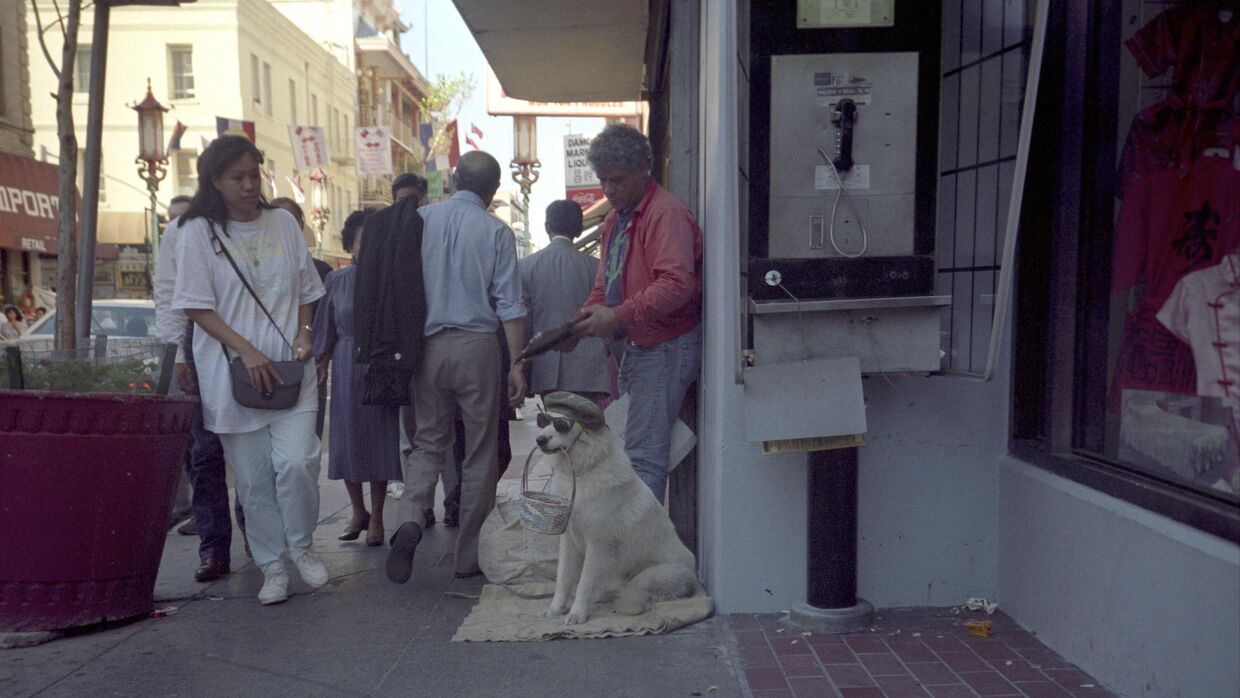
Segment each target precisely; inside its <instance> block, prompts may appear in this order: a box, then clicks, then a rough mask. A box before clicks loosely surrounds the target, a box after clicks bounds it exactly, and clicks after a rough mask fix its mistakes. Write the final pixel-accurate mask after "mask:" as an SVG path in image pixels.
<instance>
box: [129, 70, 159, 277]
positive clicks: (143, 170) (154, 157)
mask: <svg viewBox="0 0 1240 698" xmlns="http://www.w3.org/2000/svg"><path fill="white" fill-rule="evenodd" d="M130 108H131V109H133V110H134V111H136V112H138V158H137V159H136V160H134V164H136V165H137V166H138V176H139V177H141V178H142V181H143V182H146V190H147V192H148V193H149V194H150V196H151V221H150V223H151V226H150V230H149V231H148V233H147V257H146V258H147V268H148V272H147V286H148V287H149V286H150V281H151V279H150V275H151V273H152V272H154V270H155V258H156V256H157V253H156V250H158V249H159V210H158V208H157V206H158V205H159V197H158V193H159V183H160V182H162V181H163V179H164V177H165V176H166V175H167V174H168V156H167V154H166V153H164V113H165V112H167V111H168V108H167V107H165V106H164V105H162V104H160V103H159V100H157V99H155V95H154V94H153V93H152V92H151V81H150V79H149V78H148V79H147V81H146V97H145V98H144V99H143V100H142V101H141V102H139V103H138V104H136V105H134V106H132V107H130Z"/></svg>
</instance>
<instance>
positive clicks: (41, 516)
mask: <svg viewBox="0 0 1240 698" xmlns="http://www.w3.org/2000/svg"><path fill="white" fill-rule="evenodd" d="M196 402H197V398H189V397H164V396H157V395H121V394H109V393H100V394H79V393H59V392H40V391H29V390H0V631H4V630H8V631H28V630H52V629H57V628H67V627H72V626H76V625H87V624H91V623H97V622H100V621H104V620H112V619H119V618H126V617H130V616H135V615H140V614H145V613H149V612H150V611H151V609H152V608H153V606H154V600H153V593H154V588H155V577H156V575H157V573H158V572H159V560H160V556H161V555H163V550H164V539H165V536H166V535H167V532H168V508H169V505H170V503H171V499H172V496H173V493H174V490H175V488H176V485H177V479H178V477H179V476H180V471H181V467H182V464H183V458H184V454H185V446H186V442H187V441H188V439H189V428H190V422H191V419H192V418H193V413H194V406H195V403H196Z"/></svg>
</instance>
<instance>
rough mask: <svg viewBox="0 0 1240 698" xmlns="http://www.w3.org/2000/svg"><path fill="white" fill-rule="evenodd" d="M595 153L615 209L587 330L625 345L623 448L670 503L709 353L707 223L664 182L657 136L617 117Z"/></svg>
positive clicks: (606, 229)
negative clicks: (673, 455)
mask: <svg viewBox="0 0 1240 698" xmlns="http://www.w3.org/2000/svg"><path fill="white" fill-rule="evenodd" d="M587 157H588V158H589V160H590V166H591V167H593V168H594V172H595V173H596V174H597V175H598V178H599V182H600V183H601V184H602V186H603V194H604V195H605V196H606V197H607V200H608V202H610V203H611V207H612V211H611V213H609V214H608V215H607V218H606V219H605V220H604V221H603V237H602V246H601V247H600V251H601V253H602V259H601V263H600V264H599V270H598V276H597V277H596V278H595V280H594V289H593V291H591V293H590V297H589V298H587V299H586V302H585V306H584V307H583V308H582V310H581V315H582V316H584V317H585V320H584V321H583V322H582V324H581V325H580V326H579V328H578V331H579V332H580V333H581V334H586V335H590V336H594V337H602V338H604V339H608V340H614V341H612V346H613V347H617V348H618V347H623V358H622V359H621V363H620V392H621V393H628V395H629V415H628V425H627V426H626V428H625V437H624V450H625V452H626V453H627V454H628V455H629V458H630V459H631V460H632V461H633V468H634V470H636V471H637V475H638V477H640V478H641V479H642V482H645V483H646V485H647V486H649V487H650V489H651V490H652V491H653V492H654V495H655V498H656V499H658V500H659V501H660V502H661V501H663V495H664V492H665V491H666V489H667V472H668V448H669V446H670V442H671V432H672V424H673V423H674V422H675V420H676V416H677V414H679V412H680V406H681V403H683V402H684V398H685V393H686V391H688V389H689V386H690V385H692V384H693V383H694V382H695V381H696V380H697V377H698V369H699V367H700V366H701V360H702V325H701V317H702V231H701V229H699V228H698V225H697V221H695V220H694V218H693V214H692V213H690V211H689V209H688V208H687V207H686V206H685V205H684V204H683V203H681V202H680V200H679V199H677V198H676V197H675V196H673V195H672V194H671V193H670V192H669V191H667V190H666V189H664V188H663V187H661V186H659V185H658V184H655V181H654V178H652V177H651V176H650V166H651V152H650V141H649V140H647V139H646V136H644V135H643V134H642V133H641V132H640V131H638V130H637V129H635V128H632V127H631V126H625V125H623V124H613V125H611V126H608V127H607V128H605V129H603V132H602V133H600V134H599V135H598V136H597V137H595V139H594V141H593V143H591V145H590V152H589V154H588V156H587ZM617 358H620V357H617Z"/></svg>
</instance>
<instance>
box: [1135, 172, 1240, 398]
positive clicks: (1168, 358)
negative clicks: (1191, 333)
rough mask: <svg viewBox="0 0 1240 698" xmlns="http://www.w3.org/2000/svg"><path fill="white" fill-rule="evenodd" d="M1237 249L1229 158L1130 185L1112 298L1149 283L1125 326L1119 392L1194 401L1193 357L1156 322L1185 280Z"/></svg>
mask: <svg viewBox="0 0 1240 698" xmlns="http://www.w3.org/2000/svg"><path fill="white" fill-rule="evenodd" d="M1238 243H1240V171H1237V170H1236V169H1235V167H1233V165H1232V161H1231V159H1230V158H1221V157H1203V158H1200V159H1198V160H1197V161H1196V162H1194V163H1193V164H1192V165H1190V166H1189V168H1188V173H1187V174H1186V175H1182V174H1181V172H1180V171H1179V170H1169V171H1165V172H1159V173H1155V174H1151V175H1147V176H1145V177H1142V178H1141V179H1139V180H1136V181H1134V182H1133V183H1132V184H1131V185H1130V186H1129V189H1128V196H1127V197H1125V199H1124V205H1123V207H1122V208H1121V209H1120V216H1119V221H1118V222H1117V223H1116V229H1115V259H1114V266H1113V268H1112V277H1111V279H1112V292H1114V293H1121V292H1123V291H1127V290H1128V289H1129V288H1131V287H1133V286H1134V285H1135V284H1136V283H1137V282H1138V281H1144V282H1145V293H1144V295H1142V296H1141V298H1140V299H1139V300H1138V301H1137V304H1136V307H1135V308H1134V309H1133V311H1132V312H1131V313H1129V315H1128V318H1127V320H1126V321H1125V322H1124V334H1123V340H1122V344H1121V346H1120V351H1119V357H1118V358H1117V360H1116V366H1115V386H1114V387H1115V389H1116V391H1117V392H1118V391H1119V390H1123V389H1138V390H1161V391H1166V392H1173V393H1185V394H1189V395H1192V394H1196V389H1197V375H1196V371H1195V370H1194V364H1193V354H1192V350H1191V349H1190V348H1189V346H1188V345H1187V344H1185V343H1184V342H1183V341H1182V340H1180V339H1179V338H1178V337H1176V336H1175V335H1173V334H1172V333H1171V332H1169V331H1168V330H1167V328H1166V327H1164V326H1163V325H1162V323H1160V322H1159V321H1158V319H1157V318H1156V317H1155V316H1156V314H1157V313H1158V311H1159V310H1161V309H1162V307H1163V305H1164V304H1165V303H1166V302H1167V298H1168V297H1169V296H1170V295H1171V292H1172V291H1173V290H1174V289H1175V285H1176V283H1178V282H1179V281H1180V279H1181V278H1183V277H1184V276H1185V275H1186V274H1188V273H1190V272H1193V271H1196V270H1198V269H1205V268H1207V267H1212V266H1215V265H1217V264H1218V263H1219V262H1221V261H1222V259H1223V256H1224V255H1225V254H1226V253H1228V252H1230V251H1232V250H1234V249H1235V248H1236V245H1237V244H1238ZM1114 397H1117V398H1118V394H1117V395H1115V396H1114Z"/></svg>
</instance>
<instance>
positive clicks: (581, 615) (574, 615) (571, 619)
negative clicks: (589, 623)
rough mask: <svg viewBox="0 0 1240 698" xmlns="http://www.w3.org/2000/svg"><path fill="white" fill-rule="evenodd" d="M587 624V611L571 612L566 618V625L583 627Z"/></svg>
mask: <svg viewBox="0 0 1240 698" xmlns="http://www.w3.org/2000/svg"><path fill="white" fill-rule="evenodd" d="M584 622H586V612H585V611H570V612H569V614H568V615H567V616H566V617H565V618H564V625H581V624H582V623H584Z"/></svg>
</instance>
